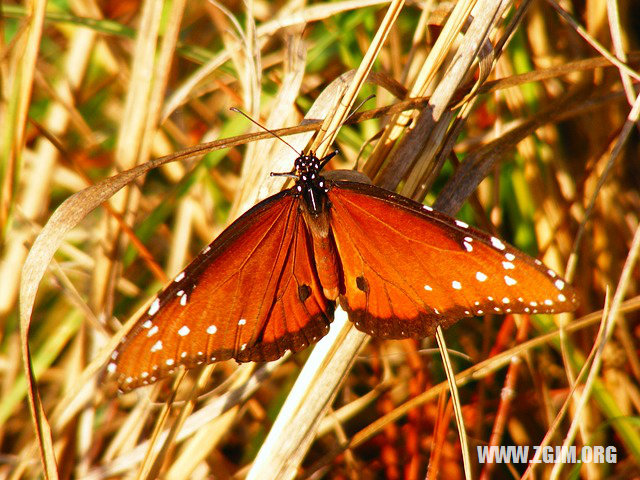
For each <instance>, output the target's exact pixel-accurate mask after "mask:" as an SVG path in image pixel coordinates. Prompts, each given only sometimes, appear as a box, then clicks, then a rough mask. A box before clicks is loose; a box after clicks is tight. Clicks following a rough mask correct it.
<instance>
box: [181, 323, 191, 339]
mask: <svg viewBox="0 0 640 480" xmlns="http://www.w3.org/2000/svg"><path fill="white" fill-rule="evenodd" d="M190 331H191V330H189V327H187V326H186V325H183V326H182V327H180V330H178V335H180V336H181V337H184V336H186V335H189V332H190Z"/></svg>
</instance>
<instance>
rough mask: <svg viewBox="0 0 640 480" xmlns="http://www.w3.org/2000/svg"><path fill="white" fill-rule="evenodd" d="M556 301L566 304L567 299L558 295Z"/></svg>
mask: <svg viewBox="0 0 640 480" xmlns="http://www.w3.org/2000/svg"><path fill="white" fill-rule="evenodd" d="M558 301H560V302H566V301H567V297H565V296H564V295H563V294H562V293H561V294H559V295H558Z"/></svg>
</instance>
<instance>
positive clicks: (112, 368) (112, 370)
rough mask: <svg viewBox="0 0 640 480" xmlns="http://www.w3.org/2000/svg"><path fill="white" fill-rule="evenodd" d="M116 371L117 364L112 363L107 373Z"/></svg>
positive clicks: (108, 366)
mask: <svg viewBox="0 0 640 480" xmlns="http://www.w3.org/2000/svg"><path fill="white" fill-rule="evenodd" d="M115 371H116V364H115V363H113V362H111V363H110V364H109V365H107V372H109V373H113V372H115Z"/></svg>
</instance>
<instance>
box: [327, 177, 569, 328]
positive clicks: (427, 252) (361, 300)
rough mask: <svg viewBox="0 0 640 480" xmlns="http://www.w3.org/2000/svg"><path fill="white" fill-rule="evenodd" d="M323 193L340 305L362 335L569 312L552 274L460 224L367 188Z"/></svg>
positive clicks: (337, 186)
mask: <svg viewBox="0 0 640 480" xmlns="http://www.w3.org/2000/svg"><path fill="white" fill-rule="evenodd" d="M328 195H329V200H330V204H331V227H332V232H333V236H334V239H335V242H336V246H337V250H338V254H339V256H340V261H341V264H342V269H343V275H344V293H343V295H342V296H341V304H342V305H343V307H344V308H345V309H346V310H347V311H348V312H349V313H350V318H351V320H352V321H353V322H354V323H355V324H356V327H357V328H358V329H360V330H362V331H364V332H366V333H369V334H371V335H374V336H377V337H381V338H406V337H416V338H420V337H424V336H427V335H431V334H433V333H434V332H435V328H436V326H437V325H441V326H447V325H449V324H451V323H453V322H455V321H456V320H458V319H460V318H462V317H470V316H475V315H483V314H484V313H491V312H493V313H553V312H556V311H569V310H574V309H575V305H576V303H577V302H576V298H575V293H574V292H573V290H572V289H571V288H570V287H569V286H567V285H566V284H565V282H564V281H563V280H562V279H560V278H559V277H558V276H557V275H556V274H555V273H554V272H553V271H551V270H548V269H547V268H546V267H545V266H544V265H542V263H540V262H539V261H538V260H534V259H532V258H530V257H528V256H527V255H525V254H523V253H522V252H520V251H518V250H517V249H515V248H513V247H511V246H509V245H506V244H505V243H504V242H502V241H501V240H499V239H498V238H496V237H492V236H490V235H488V234H486V233H484V232H481V231H479V230H476V229H474V228H472V227H470V226H468V225H467V224H465V223H464V222H462V221H459V220H455V219H452V218H450V217H448V216H446V215H444V214H441V213H438V212H435V211H433V210H432V209H430V208H429V207H426V206H423V205H422V204H419V203H417V202H414V201H412V200H409V199H407V198H405V197H402V196H400V195H397V194H394V193H392V192H389V191H387V190H383V189H381V188H379V187H375V186H373V185H368V184H361V183H354V182H335V183H334V184H333V186H332V188H331V189H330V190H329V193H328Z"/></svg>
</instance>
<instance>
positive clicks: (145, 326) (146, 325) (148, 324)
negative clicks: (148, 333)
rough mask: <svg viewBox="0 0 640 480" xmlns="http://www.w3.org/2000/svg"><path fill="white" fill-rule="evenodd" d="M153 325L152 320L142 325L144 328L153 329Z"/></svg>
mask: <svg viewBox="0 0 640 480" xmlns="http://www.w3.org/2000/svg"><path fill="white" fill-rule="evenodd" d="M151 325H153V322H151V320H147V321H146V322H144V323H143V324H142V328H151Z"/></svg>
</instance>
